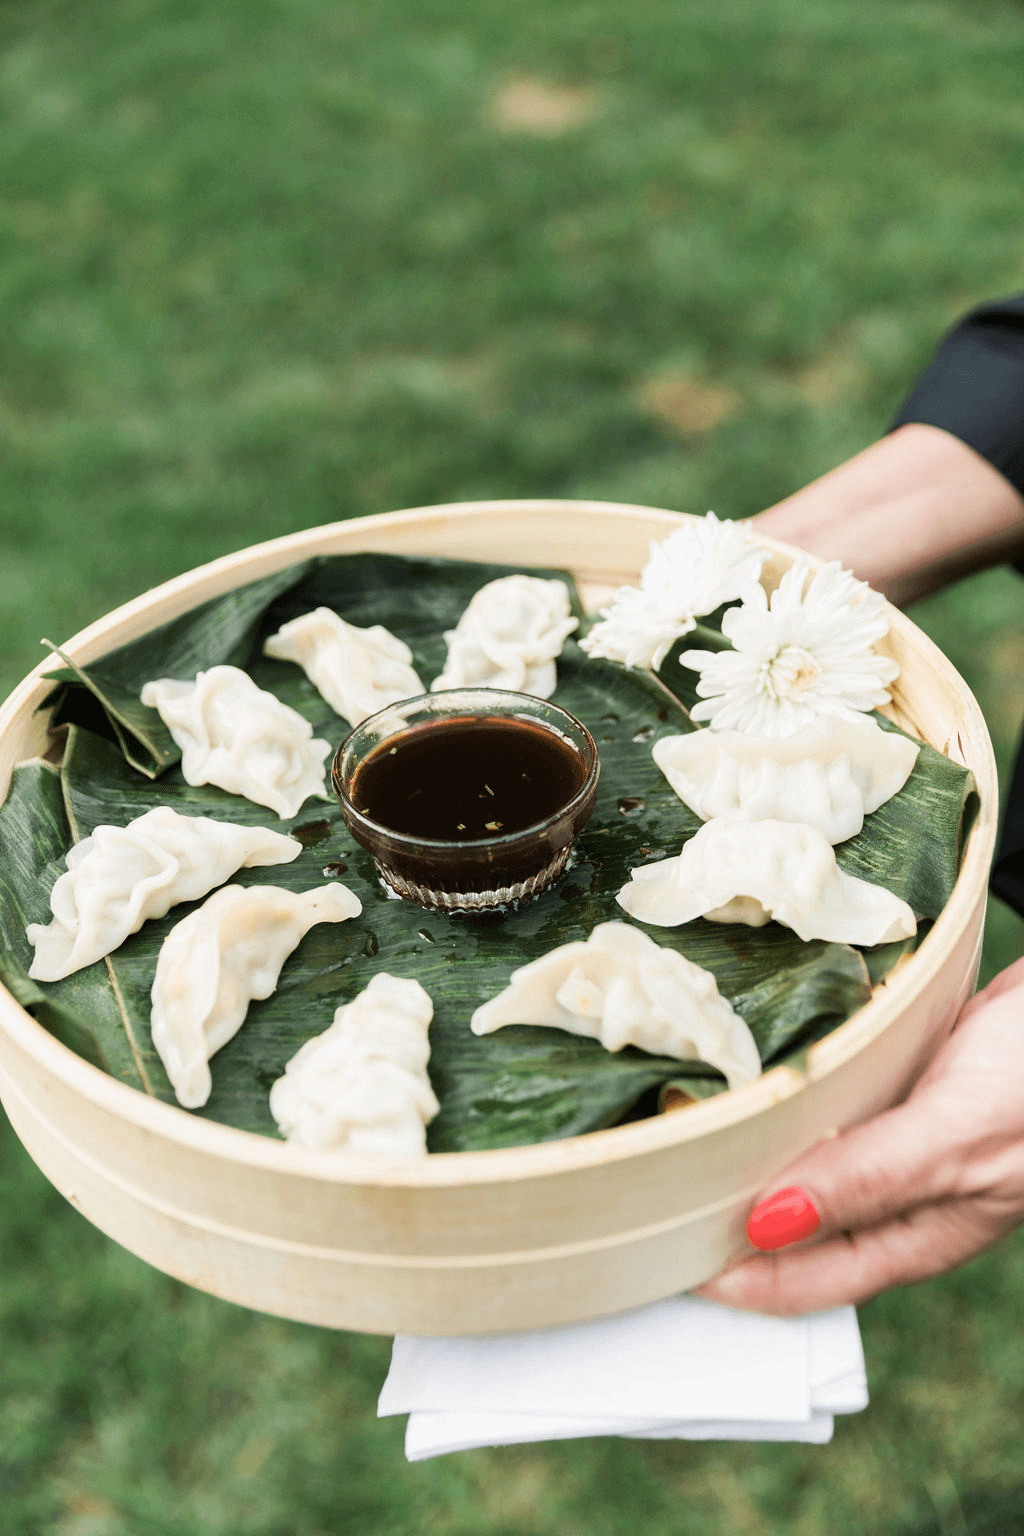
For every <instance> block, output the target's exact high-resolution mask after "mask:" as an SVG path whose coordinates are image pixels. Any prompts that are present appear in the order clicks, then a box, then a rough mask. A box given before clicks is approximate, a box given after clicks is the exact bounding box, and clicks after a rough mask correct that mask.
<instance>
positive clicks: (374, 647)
mask: <svg viewBox="0 0 1024 1536" xmlns="http://www.w3.org/2000/svg"><path fill="white" fill-rule="evenodd" d="M263 654H264V655H265V656H274V657H276V658H277V659H278V660H280V661H294V662H295V663H296V665H297V666H300V667H301V668H302V669H303V671H304V672H305V674H306V676H307V677H308V678H309V680H310V682H311V683H312V684H313V686H314V688H316V689H318V690H319V692H320V693H321V694H322V695H323V697H324V698H325V699H326V700H327V702H328V704H329V705H330V706H331V708H332V709H333V710H335V712H336V713H337V714H339V715H340V716H341V717H342V719H343V720H347V721H348V723H349V725H358V724H359V722H360V721H361V720H365V719H366V717H367V715H375V714H376V713H377V711H378V710H379V709H384V708H385V706H386V705H388V704H395V703H397V702H398V700H399V699H411V698H414V697H415V696H416V694H420V693H423V691H424V689H423V684H422V683H421V682H420V680H419V678H418V677H417V675H416V672H415V670H414V669H413V665H412V652H411V651H410V649H409V647H408V646H407V645H406V644H405V642H404V640H399V638H398V636H397V635H393V634H392V633H391V631H390V630H387V629H385V628H384V626H383V625H382V624H374V625H372V626H371V627H370V628H369V629H358V628H357V627H356V625H355V624H349V623H347V622H346V621H345V620H344V619H343V618H342V617H341V616H340V614H337V613H335V612H334V610H333V608H314V609H313V610H312V611H311V612H310V613H303V614H300V615H299V617H298V618H297V619H292V620H290V622H289V623H287V624H284V625H282V627H281V628H280V629H279V630H278V632H277V634H276V635H271V636H270V638H269V640H267V641H266V642H265V644H264V646H263Z"/></svg>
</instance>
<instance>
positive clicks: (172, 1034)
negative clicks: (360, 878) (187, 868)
mask: <svg viewBox="0 0 1024 1536" xmlns="http://www.w3.org/2000/svg"><path fill="white" fill-rule="evenodd" d="M361 911H362V903H361V902H360V900H359V897H358V896H356V895H355V894H354V893H353V892H352V891H350V890H349V889H348V887H347V886H344V885H339V884H338V883H337V882H334V883H332V884H330V885H323V886H320V887H318V888H317V889H316V890H312V891H302V892H299V893H297V892H294V891H284V890H280V889H278V887H276V886H273V885H249V886H242V885H226V886H225V887H224V889H223V890H220V891H217V892H216V893H215V894H214V895H213V896H211V897H210V899H209V900H208V901H204V902H203V905H202V906H201V907H197V908H196V910H195V911H194V912H190V913H189V915H188V917H185V918H183V919H182V920H181V922H180V923H177V924H175V926H174V927H173V928H172V929H171V931H170V933H169V934H168V935H167V937H166V939H165V940H164V942H163V944H162V945H161V946H160V953H159V955H158V956H157V962H156V976H155V978H154V980H153V992H152V1004H153V1011H152V1013H151V1015H150V1027H151V1029H152V1032H153V1044H154V1046H155V1047H156V1049H157V1051H158V1052H159V1055H160V1060H161V1061H162V1062H163V1064H164V1067H165V1068H166V1070H167V1076H168V1077H169V1078H170V1080H171V1084H172V1086H173V1088H174V1092H175V1093H176V1095H177V1097H178V1102H179V1103H180V1104H184V1106H185V1108H186V1109H198V1108H199V1106H200V1105H202V1104H205V1103H206V1101H207V1099H208V1098H209V1097H210V1089H211V1087H212V1082H211V1078H210V1068H209V1066H208V1062H209V1059H210V1057H211V1056H212V1055H213V1054H214V1053H215V1052H216V1051H219V1050H220V1048H221V1046H222V1045H226V1044H227V1042H228V1041H229V1040H230V1039H231V1037H232V1036H233V1035H235V1034H237V1032H238V1030H239V1029H240V1028H241V1026H242V1023H243V1021H244V1019H245V1015H246V1011H247V1010H248V1007H249V1004H250V1002H251V1001H252V999H253V998H254V997H269V996H270V994H271V992H273V990H274V988H275V987H276V986H277V978H278V975H279V974H280V971H281V967H282V965H283V964H284V962H285V960H286V959H287V958H288V956H289V955H290V954H291V952H292V950H293V949H294V948H295V946H296V945H297V944H298V942H299V940H300V939H302V938H303V937H304V936H305V934H307V933H308V932H309V930H310V928H312V927H314V926H315V925H316V924H317V923H341V922H344V921H345V919H346V918H349V917H358V916H359V913H360V912H361Z"/></svg>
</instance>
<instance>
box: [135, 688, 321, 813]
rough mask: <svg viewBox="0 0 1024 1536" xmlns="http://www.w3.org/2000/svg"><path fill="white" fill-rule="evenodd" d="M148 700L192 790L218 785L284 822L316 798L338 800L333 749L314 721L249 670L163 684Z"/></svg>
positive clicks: (143, 696)
mask: <svg viewBox="0 0 1024 1536" xmlns="http://www.w3.org/2000/svg"><path fill="white" fill-rule="evenodd" d="M140 698H141V699H142V702H143V704H147V705H149V706H150V707H151V708H152V709H155V710H157V711H158V712H159V714H160V718H161V720H163V722H164V724H165V725H166V726H167V729H168V730H169V731H170V733H171V735H172V736H173V737H174V740H175V741H176V742H177V744H178V746H179V747H180V748H181V771H182V774H183V775H184V778H185V782H186V784H216V785H217V786H218V787H219V788H220V789H226V790H228V791H229V792H230V793H231V794H235V795H244V796H245V798H246V799H247V800H252V801H254V802H255V804H256V805H269V807H270V809H271V810H272V811H276V812H277V814H278V816H281V817H288V816H297V815H298V813H299V810H300V809H301V807H302V806H303V805H304V804H305V802H306V801H307V800H308V799H309V797H310V795H317V796H318V797H319V798H321V799H324V800H327V799H329V798H330V796H329V795H328V794H327V791H326V788H325V779H326V769H325V767H324V758H325V757H326V756H327V754H328V753H329V752H330V750H331V744H330V742H328V741H320V740H317V739H314V736H313V727H312V726H311V725H310V723H309V721H308V720H304V719H303V718H302V716H301V715H300V714H299V713H298V711H297V710H294V709H289V708H288V705H287V704H282V703H281V701H280V699H277V698H275V697H274V695H273V694H272V693H267V692H266V691H265V689H263V688H258V687H257V686H256V684H255V683H254V682H253V680H252V678H251V677H250V676H249V674H248V673H247V672H243V671H242V670H241V668H239V667H227V666H223V667H211V668H210V670H209V671H208V672H198V673H197V674H196V678H195V681H194V682H190V683H189V682H179V681H178V680H177V679H175V678H170V677H161V678H156V679H154V680H153V681H152V682H149V683H147V684H146V686H145V687H144V688H143V690H142V693H141V695H140Z"/></svg>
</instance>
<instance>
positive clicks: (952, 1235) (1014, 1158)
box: [697, 959, 1024, 1316]
mask: <svg viewBox="0 0 1024 1536" xmlns="http://www.w3.org/2000/svg"><path fill="white" fill-rule="evenodd" d="M782 1191H786V1192H787V1193H786V1194H785V1195H782V1194H781V1192H782ZM780 1195H781V1198H775V1199H774V1200H773V1196H775V1197H779V1196H780ZM801 1195H803V1197H804V1198H803V1199H801ZM1021 1222H1024V959H1021V960H1018V961H1016V962H1015V963H1014V964H1013V965H1011V966H1009V967H1008V968H1007V969H1006V970H1005V971H1003V972H1002V973H1001V974H1000V975H999V976H997V977H996V978H995V980H994V981H993V982H991V983H990V984H989V986H987V987H986V988H985V990H984V991H983V992H979V993H978V994H977V996H976V997H974V998H972V1000H971V1001H970V1002H969V1003H968V1004H967V1006H966V1007H965V1008H964V1010H963V1012H962V1013H961V1015H960V1018H959V1020H958V1022H957V1025H956V1028H955V1029H954V1032H953V1034H952V1035H951V1036H950V1037H949V1039H948V1040H947V1041H946V1042H945V1043H944V1044H943V1046H942V1048H941V1049H940V1050H939V1052H938V1054H937V1055H936V1057H935V1058H934V1060H933V1061H932V1063H931V1065H930V1066H929V1067H928V1069H927V1071H926V1072H925V1073H924V1075H923V1077H921V1078H920V1080H919V1081H918V1083H917V1084H916V1085H915V1087H914V1088H913V1090H912V1092H911V1094H910V1097H909V1098H908V1099H907V1100H906V1101H905V1102H904V1103H903V1104H900V1105H898V1106H897V1107H896V1108H895V1109H890V1110H887V1111H886V1112H885V1113H884V1114H881V1115H878V1116H876V1118H875V1119H873V1120H869V1121H867V1122H866V1123H865V1124H864V1125H859V1126H856V1127H854V1129H853V1130H850V1131H847V1132H846V1133H845V1134H844V1135H842V1136H839V1137H836V1138H835V1139H834V1140H832V1141H827V1142H822V1143H820V1144H819V1145H818V1146H816V1147H813V1148H812V1149H811V1151H809V1152H807V1153H805V1154H804V1156H803V1157H801V1158H799V1159H798V1160H797V1162H795V1163H793V1164H792V1165H791V1167H789V1168H788V1169H787V1170H786V1172H785V1174H784V1175H783V1176H782V1177H781V1178H780V1179H779V1180H778V1181H777V1182H776V1185H775V1187H774V1189H773V1190H770V1191H768V1192H766V1194H765V1195H762V1196H761V1199H760V1200H759V1201H758V1203H757V1205H756V1206H755V1207H754V1211H753V1213H752V1216H751V1219H750V1223H749V1225H748V1233H749V1234H750V1236H751V1238H752V1240H753V1241H754V1243H755V1244H756V1246H758V1247H760V1248H762V1249H766V1250H779V1249H783V1248H785V1250H786V1251H766V1252H762V1253H760V1254H759V1255H758V1256H757V1257H754V1258H750V1259H747V1260H745V1261H743V1262H741V1263H739V1264H736V1265H734V1266H733V1267H732V1268H731V1269H729V1270H727V1271H725V1273H724V1274H722V1275H720V1276H718V1278H717V1279H715V1280H710V1281H708V1282H707V1284H706V1285H702V1286H700V1287H698V1291H697V1294H698V1295H701V1296H707V1297H709V1298H710V1299H711V1300H712V1301H718V1302H722V1303H723V1304H724V1305H726V1306H731V1307H741V1308H743V1309H745V1310H748V1311H751V1312H769V1313H774V1314H775V1315H777V1316H785V1315H788V1314H792V1313H801V1312H816V1311H820V1310H822V1309H824V1308H826V1307H835V1306H840V1305H842V1304H843V1303H847V1302H853V1303H857V1304H859V1303H861V1302H864V1301H868V1300H870V1298H871V1297H872V1296H877V1295H878V1293H879V1292H880V1291H884V1290H888V1289H889V1288H890V1287H892V1286H896V1285H910V1284H913V1283H914V1282H915V1281H918V1280H927V1279H929V1278H931V1276H933V1275H939V1274H942V1273H944V1272H945V1271H946V1270H948V1269H954V1268H955V1267H956V1266H957V1265H958V1264H963V1263H964V1262H966V1260H967V1259H970V1258H973V1257H974V1255H975V1254H977V1253H980V1252H981V1251H982V1250H983V1249H984V1248H987V1247H988V1246H989V1245H990V1244H991V1243H994V1242H995V1241H996V1240H997V1239H998V1238H1000V1237H1002V1236H1003V1235H1004V1233H1006V1232H1009V1231H1011V1230H1012V1229H1013V1228H1014V1227H1016V1226H1018V1225H1019V1224H1020V1223H1021ZM811 1234H813V1235H811ZM791 1244H794V1245H796V1246H790V1245H791Z"/></svg>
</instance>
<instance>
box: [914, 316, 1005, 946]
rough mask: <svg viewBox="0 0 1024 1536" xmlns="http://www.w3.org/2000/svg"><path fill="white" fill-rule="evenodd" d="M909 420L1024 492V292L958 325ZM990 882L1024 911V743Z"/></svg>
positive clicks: (931, 367)
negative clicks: (942, 433)
mask: <svg viewBox="0 0 1024 1536" xmlns="http://www.w3.org/2000/svg"><path fill="white" fill-rule="evenodd" d="M911 421H922V422H926V423H927V424H928V425H929V426H932V427H943V428H944V429H945V430H946V431H947V432H951V433H952V434H953V436H954V437H958V438H959V439H960V440H961V442H964V443H967V445H968V446H969V447H971V448H973V449H974V450H975V452H976V453H980V454H981V456H982V458H983V459H987V460H988V462H989V463H990V464H991V465H993V466H994V468H996V469H998V470H999V471H1000V473H1001V474H1003V475H1005V477H1006V479H1007V480H1009V482H1010V484H1011V485H1012V486H1013V487H1014V488H1015V489H1016V490H1017V491H1019V492H1020V494H1021V495H1022V496H1024V294H1017V295H1016V296H1015V297H1014V298H1010V299H1003V300H1001V301H998V302H996V303H992V304H980V305H979V306H978V308H977V309H972V310H971V312H970V314H968V315H965V316H964V318H963V319H962V320H961V321H960V323H959V324H958V325H956V326H954V327H953V329H952V330H951V331H950V333H949V335H948V336H946V337H945V338H944V340H943V341H942V342H941V343H940V344H939V348H938V350H937V352H936V353H935V356H934V357H933V358H932V360H931V362H930V363H929V364H928V367H927V368H926V369H925V371H924V373H922V375H921V377H920V378H919V379H918V381H917V383H916V384H915V385H914V387H913V389H912V390H911V391H910V394H909V395H908V396H907V399H906V400H905V401H904V403H903V405H902V406H901V407H900V409H899V411H898V412H897V414H896V417H895V419H894V421H893V422H892V427H901V426H903V425H904V424H905V423H907V422H911ZM890 430H892V428H890ZM1018 569H1019V570H1024V565H1019V566H1018ZM991 885H992V890H993V891H994V892H995V893H996V895H997V896H1001V897H1002V898H1003V900H1004V901H1005V902H1007V903H1008V904H1009V905H1010V906H1011V907H1013V908H1014V909H1015V911H1017V912H1019V913H1020V914H1021V915H1022V916H1024V745H1022V748H1021V751H1020V752H1019V753H1018V756H1017V762H1016V766H1015V768H1014V771H1013V782H1012V784H1011V786H1010V793H1009V795H1008V796H1007V800H1006V808H1005V811H1004V815H1003V826H1002V833H1001V836H1000V839H999V848H998V851H997V853H996V859H995V864H994V866H993V870H992V881H991Z"/></svg>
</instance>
